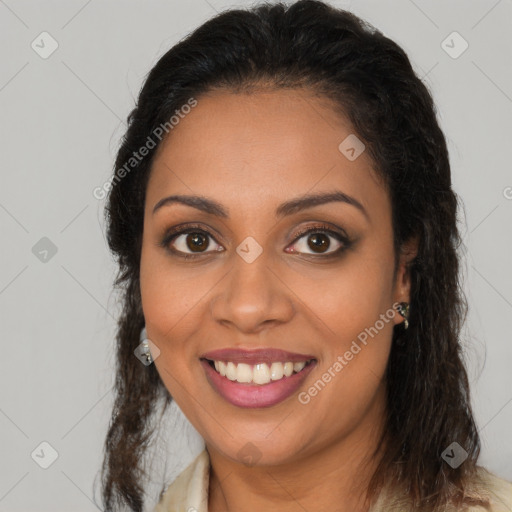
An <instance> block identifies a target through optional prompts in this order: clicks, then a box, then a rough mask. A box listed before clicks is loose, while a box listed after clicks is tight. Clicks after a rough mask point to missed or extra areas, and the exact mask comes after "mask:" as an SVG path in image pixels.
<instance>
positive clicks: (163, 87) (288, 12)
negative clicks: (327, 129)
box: [101, 0, 480, 512]
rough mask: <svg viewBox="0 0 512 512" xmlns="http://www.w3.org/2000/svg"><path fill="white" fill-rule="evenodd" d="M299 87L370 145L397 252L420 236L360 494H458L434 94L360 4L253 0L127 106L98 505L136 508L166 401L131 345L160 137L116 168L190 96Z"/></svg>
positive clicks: (466, 431)
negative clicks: (380, 423) (449, 451)
mask: <svg viewBox="0 0 512 512" xmlns="http://www.w3.org/2000/svg"><path fill="white" fill-rule="evenodd" d="M259 87H266V88H271V89H272V88H274V89H280V88H296V89H299V88H302V89H306V88H307V89H308V90H311V91H314V92H315V93H317V94H318V95H319V96H322V97H325V98H328V99H330V100H332V104H333V105H334V108H336V109H339V112H340V113H342V114H343V115H345V116H347V117H348V119H349V120H350V121H351V123H352V125H353V127H354V130H355V133H356V134H357V136H358V137H359V138H360V139H361V140H362V141H364V143H365V145H366V151H368V152H369V155H370V156H371V158H372V160H373V162H374V164H375V169H376V171H377V172H378V175H379V176H380V177H382V179H383V182H384V183H385V184H386V187H387V190H388V192H389V195H390V198H391V203H392V227H393V237H394V250H395V258H396V259H395V261H396V262H397V263H398V255H399V251H400V248H401V247H402V244H403V243H404V242H405V241H407V240H408V239H410V238H411V237H413V236H418V239H419V248H418V254H417V257H416V258H415V259H414V260H413V262H412V263H411V265H410V267H409V271H410V276H411V302H410V318H409V328H408V329H407V330H404V329H403V326H402V325H396V326H395V327H394V332H393V339H392V347H391V353H390V357H389V362H388V367H387V374H386V379H387V389H388V395H387V418H386V422H387V424H386V425H385V432H386V443H385V445H383V446H384V449H383V452H382V453H381V452H379V460H378V467H377V469H376V471H375V473H374V474H373V476H372V479H371V482H370V485H369V487H368V493H367V497H368V498H369V499H374V498H375V497H376V496H377V495H378V493H379V490H380V489H382V488H383V486H385V485H388V484H390V485H403V486H404V487H405V489H406V490H407V494H408V496H409V498H410V499H411V500H412V503H413V504H415V505H416V506H420V507H423V508H422V510H428V511H436V510H440V509H441V507H442V506H443V505H445V504H447V503H449V502H453V503H462V499H463V496H464V489H465V485H466V482H467V481H468V479H469V478H470V477H471V475H472V474H474V472H475V470H476V467H477V466H476V461H477V458H478V455H479V450H480V441H479V437H478V432H477V429H476V426H475V422H474V419H473V415H472V411H471V405H470V399H469V384H468V378H467V373H466V370H465V367H464V364H463V357H462V350H461V345H460V343H459V337H460V331H461V328H462V325H463V323H464V320H465V317H466V314H467V303H466V299H465V296H464V293H463V290H462V285H461V278H460V275H459V273H460V272H459V270H460V269H459V257H458V254H457V250H458V248H459V246H460V244H461V243H462V241H461V237H460V234H459V231H458V227H457V208H458V201H457V195H456V194H455V192H454V191H453V190H452V187H451V172H450V165H449V158H448V150H447V146H446V140H445V137H444V135H443V132H442V130H441V128H440V126H439V124H438V121H437V118H436V114H437V112H436V107H435V105H434V102H433V99H432V96H431V94H430V92H429V90H428V89H427V87H426V85H425V84H424V83H423V82H422V80H421V79H420V78H419V77H418V76H417V75H416V74H415V72H414V71H413V69H412V66H411V63H410V61H409V59H408V57H407V55H406V54H405V52H404V51H403V49H402V48H401V47H400V46H398V45H397V44H396V43H395V42H393V41H392V40H390V39H389V38H387V37H385V36H384V35H383V34H382V33H381V32H380V31H379V30H377V29H375V28H374V27H373V26H372V25H370V24H369V23H367V22H365V21H363V20H361V19H360V18H358V17H357V16H355V15H354V14H352V13H350V12H347V11H344V10H341V9H335V8H333V7H331V6H329V5H326V4H325V3H323V2H321V1H315V0H300V1H297V2H295V3H293V4H291V5H285V4H282V3H263V4H259V5H256V6H254V7H252V8H251V9H245V10H244V9H236V10H228V11H225V12H222V13H220V14H218V15H216V16H215V17H213V18H211V19H209V20H208V21H207V22H205V23H204V24H203V25H201V26H200V27H199V28H197V29H196V30H195V31H193V32H192V33H191V34H190V35H188V36H187V37H186V38H184V39H182V40H181V41H180V42H178V43H177V44H176V45H175V46H173V47H172V48H171V49H170V50H168V51H167V53H165V54H164V55H163V56H162V57H161V58H160V59H159V60H158V62H157V63H156V65H155V66H154V67H153V68H152V69H151V71H150V72H149V73H148V75H147V76H146V78H145V81H144V84H143V86H142V88H141V91H140V94H139V97H138V100H137V103H136V107H135V108H134V109H133V110H132V111H131V112H130V114H129V115H128V118H127V121H128V127H127V130H126V132H125V134H124V136H123V138H122V141H121V145H120V148H119V150H118V153H117V157H116V160H115V165H114V176H113V178H114V177H115V178H116V179H115V180H114V179H113V181H112V184H111V188H110V190H109V194H108V198H107V204H106V207H105V218H106V221H107V239H108V244H109V247H110V249H111V251H112V252H113V254H114V255H115V257H116V260H117V263H118V266H119V269H118V274H117V276H116V280H115V283H114V286H115V287H116V288H117V289H119V291H120V292H121V297H122V298H121V300H122V314H121V316H120V318H119V320H118V328H117V336H116V356H117V359H116V381H115V400H114V406H113V410H112V417H111V420H110V424H109V427H108V432H107V436H106V440H105V445H104V451H105V456H104V460H103V465H102V471H101V478H102V499H103V503H104V506H105V509H106V510H109V511H110V510H120V508H118V507H120V506H125V507H126V506H128V507H129V510H132V511H134V512H140V511H142V509H143V502H144V487H143V485H142V482H143V480H144V477H145V476H146V475H145V469H144V468H143V467H142V463H141V459H142V455H143V454H144V453H145V450H146V449H147V448H148V446H149V445H150V443H151V438H152V434H153V431H152V429H151V426H150V421H149V420H150V417H151V415H152V414H153V413H154V412H155V407H156V403H157V399H158V398H159V397H164V399H165V405H166V406H167V405H168V404H170V403H171V401H172V397H171V396H170V394H169V393H168V391H167V390H166V388H165V387H164V385H163V383H162V381H161V379H160V377H159V375H158V373H157V370H156V368H155V366H154V365H150V366H147V367H146V366H144V365H142V364H141V363H140V361H139V360H138V359H137V358H136V357H134V355H133V352H134V349H135V348H136V347H137V345H138V344H139V343H140V341H139V333H140V331H141V328H142V327H143V326H144V316H143V312H142V307H141V295H140V284H139V266H140V254H141V240H142V230H143V216H144V200H145V191H146V185H147V181H148V176H149V173H150V172H151V163H152V159H153V156H154V154H155V152H156V150H157V149H158V148H159V147H160V145H161V143H160V142H159V143H157V144H156V146H155V147H154V148H153V149H151V150H149V153H148V155H147V156H146V157H145V158H143V159H141V160H140V161H137V164H136V165H134V166H133V169H131V170H130V171H129V172H127V173H124V176H123V177H122V179H119V174H117V175H116V174H115V173H116V172H118V171H116V170H119V169H121V168H122V167H123V166H125V164H126V163H127V162H128V161H130V158H132V157H133V154H134V152H136V151H137V150H138V149H139V148H141V147H142V146H144V145H145V144H146V142H147V140H148V136H150V135H151V134H153V133H154V132H155V129H157V128H158V127H159V126H161V125H163V124H165V123H167V122H168V121H169V119H170V118H171V117H172V115H173V114H175V113H176V111H177V110H179V109H180V108H181V107H182V106H183V105H185V104H186V103H187V102H188V101H189V100H190V98H198V99H199V101H200V96H201V94H203V93H205V92H208V91H210V90H214V89H222V90H227V91H231V92H233V93H251V92H253V91H254V90H257V89H258V88H259ZM453 441H456V442H458V443H459V444H460V445H461V446H462V447H464V449H465V450H466V451H467V453H468V458H467V460H466V461H465V462H464V464H462V465H461V466H459V467H458V468H456V469H453V468H451V467H449V466H448V465H447V464H446V463H445V462H444V461H443V460H442V458H441V453H442V452H443V450H444V449H445V448H446V447H448V446H449V445H450V444H451V443H452V442H453Z"/></svg>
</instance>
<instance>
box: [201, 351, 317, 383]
mask: <svg viewBox="0 0 512 512" xmlns="http://www.w3.org/2000/svg"><path fill="white" fill-rule="evenodd" d="M203 360H204V361H206V362H207V363H208V364H209V365H210V366H211V367H212V368H213V369H214V370H215V371H216V372H217V373H218V374H219V375H221V376H222V377H226V378H227V379H229V380H231V381H233V382H238V383H240V384H250V385H255V384H256V385H265V384H269V383H270V382H275V381H279V380H282V379H285V378H287V377H291V376H292V375H294V374H296V373H300V372H301V371H303V370H304V368H306V367H307V366H309V365H310V364H312V363H313V362H314V361H315V359H309V360H307V361H300V362H295V363H294V362H291V361H285V362H280V361H275V362H273V363H271V364H267V363H258V364H246V363H233V362H231V361H214V360H211V359H206V358H203Z"/></svg>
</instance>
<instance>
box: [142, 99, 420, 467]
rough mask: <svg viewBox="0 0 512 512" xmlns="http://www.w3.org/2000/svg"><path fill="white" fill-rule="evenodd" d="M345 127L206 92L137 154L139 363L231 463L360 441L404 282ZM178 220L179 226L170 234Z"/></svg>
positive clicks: (373, 422) (377, 197)
mask: <svg viewBox="0 0 512 512" xmlns="http://www.w3.org/2000/svg"><path fill="white" fill-rule="evenodd" d="M352 134H353V129H351V127H350V125H349V123H348V121H347V120H346V119H343V118H342V117H340V115H339V114H336V113H335V112H334V110H333V109H332V107H331V106H330V104H329V103H328V102H327V101H326V100H325V101H322V100H320V99H319V98H318V97H315V96H313V95H312V94H311V93H307V92H306V91H304V90H302V91H297V90H286V91H284V90H281V91H269V92H257V93H253V94H252V95H248V94H232V93H229V92H225V91H223V92H219V91H217V92H215V93H209V94H207V95H204V96H201V97H199V98H198V103H197V106H195V107H194V108H192V109H191V111H190V113H188V114H187V115H186V116H183V117H182V118H181V119H180V121H179V123H178V124H177V125H175V126H174V128H173V129H172V131H171V132H170V136H169V137H168V138H167V139H166V140H165V141H164V142H163V144H162V146H161V147H160V148H159V150H158V153H157V155H156V157H155V160H154V162H153V166H152V171H151V176H150V179H149V183H148V187H147V194H146V204H145V216H144V234H143V246H142V258H141V269H140V270H141V293H142V303H143V310H144V316H145V320H146V328H147V333H148V338H149V339H150V340H151V341H152V342H153V343H154V344H155V345H156V346H157V347H158V348H159V350H160V355H159V356H158V357H157V358H156V360H155V364H156V367H157V369H158V372H159V374H160V376H161V378H162V380H163V382H164V383H165V386H166V387H167V389H168V390H169V392H170V393H171V395H172V396H173V398H174V399H175V401H176V402H177V404H178V405H179V407H180V408H181V410H182V411H183V412H184V413H185V415H186V416H187V417H188V419H189V420H190V421H191V423H192V424H193V425H194V426H195V428H196V429H197V430H198V431H199V433H200V434H201V435H202V436H203V438H204V439H205V441H206V443H207V446H208V447H209V449H210V450H214V451H215V452H216V453H220V454H222V455H223V456H224V457H227V458H229V459H232V460H234V461H240V462H246V463H247V462H248V461H249V462H250V461H252V462H251V463H260V464H266V463H268V464H278V463H284V462H293V461H295V460H299V458H301V457H305V456H308V455H313V454H314V453H316V452H319V451H320V450H322V449H323V448H326V447H333V446H336V445H339V446H341V445H343V444H344V443H351V444H350V445H351V446H355V447H356V446H367V441H368V439H370V438H372V437H374V436H375V435H376V433H377V432H378V430H379V428H380V426H381V425H382V421H383V414H384V408H385V382H384V373H385V368H386V364H387V360H388V355H389V351H390V345H391V337H392V331H393V326H394V325H395V324H396V323H400V322H401V321H403V319H402V317H400V315H398V314H395V313H394V310H393V307H392V305H393V303H395V302H397V301H408V299H409V295H408V293H409V281H408V276H407V273H406V272H405V266H404V263H405V261H406V256H401V257H400V258H401V259H400V266H399V270H398V272H397V275H396V276H395V278H394V276H393V266H394V254H393V243H392V242H393V233H392V226H391V204H390V199H389V197H388V193H387V192H386V189H385V188H384V187H383V186H382V185H381V184H380V183H379V181H378V180H377V179H376V177H375V174H374V173H373V171H372V170H371V166H372V161H371V160H370V158H369V155H368V154H367V152H365V151H364V150H363V151H362V152H361V150H362V147H361V146H360V145H358V144H359V143H358V141H357V140H356V139H354V138H353V137H354V136H353V135H352ZM347 137H349V139H347ZM344 141H345V142H344ZM340 144H341V148H340ZM351 148H353V150H352V149H351ZM334 194H338V195H337V196H335V195H334ZM324 195H325V198H324V199H323V200H322V199H321V198H322V196H324ZM170 196H181V197H182V200H183V201H186V202H187V203H188V204H184V202H183V201H181V200H171V199H168V200H167V201H163V200H164V199H165V198H169V197H170ZM313 196H317V200H316V201H315V200H310V199H311V198H312V197H313ZM184 197H185V199H183V198H184ZM186 198H188V199H186ZM194 198H195V199H194ZM308 198H309V199H308ZM157 205H158V207H157V208H156V210H155V206H157ZM194 205H195V206H194ZM178 226H179V228H178V230H179V231H183V230H187V229H189V233H185V234H176V235H175V236H174V238H173V236H172V234H171V235H169V230H171V229H172V228H176V227H178ZM309 228H311V232H309V233H306V234H302V233H303V232H304V231H305V230H307V229H309ZM186 256H191V257H190V258H189V259H186V258H185V257H186ZM407 259H410V257H407ZM223 349H226V351H225V352H223V353H217V354H213V351H220V350H223ZM257 349H258V350H257ZM269 349H272V350H274V351H272V350H269ZM277 351H286V352H287V353H282V352H277ZM204 357H206V358H207V359H210V360H216V361H218V362H217V367H218V370H219V371H217V370H215V369H214V368H213V367H212V365H214V364H215V363H213V362H210V363H209V362H208V361H206V360H204V359H203V358H204ZM312 359H313V361H312V362H308V361H311V360H312ZM243 361H245V363H244V362H243ZM301 361H302V363H301ZM306 362H307V364H306V365H305V366H304V363H306ZM220 363H224V364H220ZM240 363H241V364H240ZM281 363H288V364H281ZM290 363H297V364H295V365H290ZM303 366H304V368H303V369H302V370H301V368H302V367H303ZM292 368H294V370H293V373H292V374H291V375H289V372H290V371H291V369H292ZM224 372H227V376H226V375H224V376H223V375H222V373H224ZM287 375H289V376H287ZM233 379H234V380H233ZM238 381H242V382H238Z"/></svg>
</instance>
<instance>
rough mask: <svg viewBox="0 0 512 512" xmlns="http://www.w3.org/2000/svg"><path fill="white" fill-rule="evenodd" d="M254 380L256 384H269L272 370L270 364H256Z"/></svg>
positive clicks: (253, 373)
mask: <svg viewBox="0 0 512 512" xmlns="http://www.w3.org/2000/svg"><path fill="white" fill-rule="evenodd" d="M238 366H240V365H238ZM252 380H253V381H254V383H255V384H268V383H269V382H270V370H269V367H268V365H267V364H265V363H261V364H256V365H254V368H253V370H252Z"/></svg>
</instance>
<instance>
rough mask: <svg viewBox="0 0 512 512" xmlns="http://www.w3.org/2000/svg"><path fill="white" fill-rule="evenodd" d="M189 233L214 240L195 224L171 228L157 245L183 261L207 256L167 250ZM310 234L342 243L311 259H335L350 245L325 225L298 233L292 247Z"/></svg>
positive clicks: (342, 236) (347, 240) (349, 242)
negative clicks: (179, 237) (336, 247)
mask: <svg viewBox="0 0 512 512" xmlns="http://www.w3.org/2000/svg"><path fill="white" fill-rule="evenodd" d="M190 233H199V234H203V235H206V236H209V237H211V238H213V240H215V237H214V236H213V235H212V234H211V233H210V232H208V231H207V230H205V229H202V228H201V227H200V226H199V225H197V224H192V225H187V226H186V227H183V226H180V227H178V228H171V229H169V230H167V232H166V233H165V235H164V237H163V239H162V241H161V242H160V243H159V244H158V245H159V246H160V247H163V248H164V249H166V250H168V251H169V252H171V254H172V255H175V256H178V257H180V258H183V259H185V260H189V259H195V258H198V257H201V256H204V255H205V254H208V253H206V252H204V253H197V254H188V253H182V252H180V251H176V250H173V249H170V248H169V244H170V243H171V242H173V241H174V239H175V238H177V237H178V236H180V235H188V234H190ZM311 233H323V234H325V235H329V236H332V237H334V238H335V239H336V240H337V241H338V242H340V243H342V244H343V245H342V246H341V247H339V248H338V249H336V250H335V251H334V252H331V253H328V254H327V255H325V256H324V255H322V254H306V256H312V257H313V258H315V257H321V258H323V259H327V258H335V257H339V256H341V254H342V253H344V252H345V251H346V250H347V249H349V248H350V247H351V245H352V240H351V239H350V238H349V237H348V236H347V235H345V234H342V233H339V232H337V231H334V230H333V229H332V228H330V227H329V226H327V225H325V224H321V225H319V226H310V227H308V228H306V229H303V230H301V231H299V232H298V233H296V235H295V237H294V240H293V243H292V245H293V244H294V243H296V242H297V241H298V240H300V239H301V238H303V237H304V236H305V235H308V234H311ZM215 242H216V243H218V242H217V240H215ZM209 252H210V253H211V251H209ZM297 254H300V253H297Z"/></svg>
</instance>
